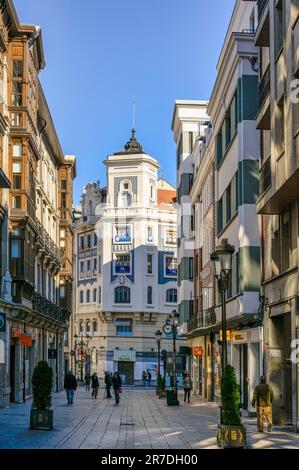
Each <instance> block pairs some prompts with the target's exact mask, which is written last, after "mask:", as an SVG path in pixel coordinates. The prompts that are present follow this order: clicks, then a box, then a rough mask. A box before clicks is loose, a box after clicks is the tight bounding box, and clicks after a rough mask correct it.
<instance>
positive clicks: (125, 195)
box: [118, 181, 132, 207]
mask: <svg viewBox="0 0 299 470" xmlns="http://www.w3.org/2000/svg"><path fill="white" fill-rule="evenodd" d="M118 205H119V207H130V206H131V205H132V190H131V184H130V182H127V181H124V182H122V183H121V184H120V192H119V195H118Z"/></svg>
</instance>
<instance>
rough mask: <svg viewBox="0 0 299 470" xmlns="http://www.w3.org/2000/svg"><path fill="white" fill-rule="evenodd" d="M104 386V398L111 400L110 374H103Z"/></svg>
mask: <svg viewBox="0 0 299 470" xmlns="http://www.w3.org/2000/svg"><path fill="white" fill-rule="evenodd" d="M105 385H106V398H112V396H111V392H110V388H111V385H112V378H111V375H110V372H108V371H106V372H105Z"/></svg>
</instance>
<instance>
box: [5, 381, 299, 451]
mask: <svg viewBox="0 0 299 470" xmlns="http://www.w3.org/2000/svg"><path fill="white" fill-rule="evenodd" d="M180 401H181V406H179V407H176V406H175V407H170V406H167V405H166V400H165V399H161V400H159V399H158V398H157V397H156V394H155V391H154V390H135V389H124V390H123V393H122V395H121V401H120V405H115V402H114V400H113V399H105V398H104V390H100V391H99V396H98V398H97V400H93V399H91V397H90V393H89V392H86V391H85V389H83V388H80V389H78V390H77V392H76V395H75V401H74V405H73V406H71V405H67V404H66V399H65V394H64V392H61V393H58V394H54V395H53V409H54V429H53V431H29V429H28V427H29V415H30V406H31V402H30V401H28V402H26V403H25V404H20V405H15V404H13V405H11V406H10V407H9V408H6V409H2V410H0V448H1V449H49V448H51V449H125V448H127V449H138V448H140V449H167V448H171V449H217V445H216V433H217V424H218V418H219V408H218V405H217V404H215V403H207V402H205V401H203V400H200V399H198V398H194V397H193V398H192V399H191V404H184V403H183V400H182V396H181V395H180ZM244 424H245V425H246V429H247V433H248V446H249V447H250V448H268V449H269V448H285V449H299V434H296V433H292V432H290V431H289V430H287V429H282V428H276V427H274V430H273V432H272V433H271V434H267V433H265V434H262V433H258V432H257V431H256V425H255V420H254V419H248V418H245V419H244Z"/></svg>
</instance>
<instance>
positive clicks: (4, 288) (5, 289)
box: [1, 206, 12, 302]
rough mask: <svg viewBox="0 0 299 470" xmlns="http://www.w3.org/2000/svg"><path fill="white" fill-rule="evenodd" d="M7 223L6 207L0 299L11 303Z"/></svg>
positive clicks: (3, 224)
mask: <svg viewBox="0 0 299 470" xmlns="http://www.w3.org/2000/svg"><path fill="white" fill-rule="evenodd" d="M8 221H9V212H8V207H7V206H6V207H5V215H4V219H3V221H2V226H1V234H2V273H1V274H2V285H1V297H2V298H3V299H4V300H5V301H6V302H11V301H12V297H11V283H12V278H11V275H10V272H9V234H8Z"/></svg>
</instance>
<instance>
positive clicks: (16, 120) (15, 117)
mask: <svg viewBox="0 0 299 470" xmlns="http://www.w3.org/2000/svg"><path fill="white" fill-rule="evenodd" d="M11 125H12V126H17V127H19V126H20V125H21V114H20V113H12V114H11Z"/></svg>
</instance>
